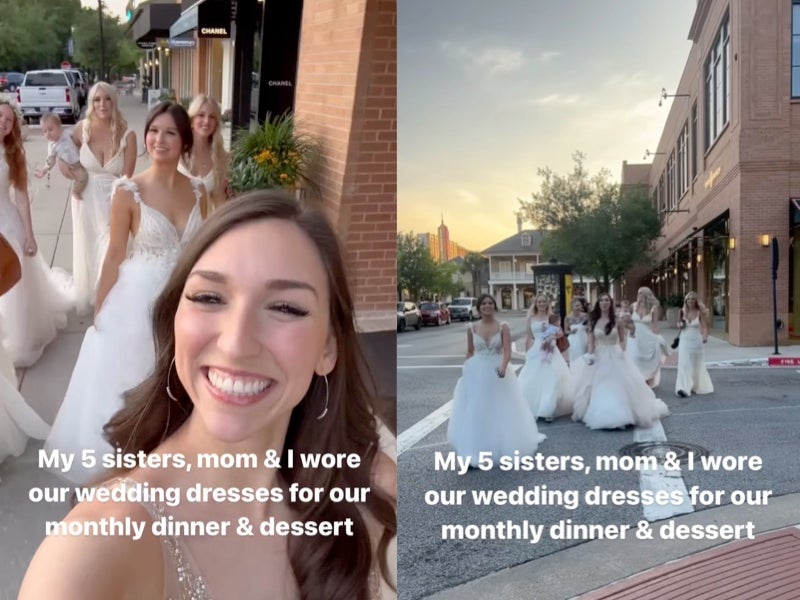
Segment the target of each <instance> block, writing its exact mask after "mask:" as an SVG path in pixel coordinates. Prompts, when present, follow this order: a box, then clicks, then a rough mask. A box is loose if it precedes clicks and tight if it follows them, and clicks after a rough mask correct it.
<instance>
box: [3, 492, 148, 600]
mask: <svg viewBox="0 0 800 600" xmlns="http://www.w3.org/2000/svg"><path fill="white" fill-rule="evenodd" d="M151 522H152V521H151V518H150V515H149V514H148V512H147V510H146V509H145V508H144V507H143V506H141V505H139V504H136V503H131V502H96V501H95V502H82V503H80V504H78V505H77V506H76V507H75V508H73V509H72V510H71V511H70V512H69V514H67V516H66V517H65V518H64V520H63V521H62V522H61V523H58V524H55V523H54V524H51V525H50V526H49V529H50V530H51V531H50V533H49V535H48V537H47V538H45V540H44V541H43V542H42V544H41V546H39V549H38V550H37V551H36V554H35V555H34V557H33V560H32V561H31V564H30V566H29V567H28V571H27V573H26V574H25V579H24V580H23V582H22V588H21V590H20V595H19V599H20V600H28V599H31V600H34V599H38V598H55V597H58V598H59V599H63V600H71V599H73V598H74V599H76V600H77V599H81V600H95V599H97V600H100V599H104V598H128V597H130V598H133V597H136V598H142V599H147V598H160V597H161V596H160V594H161V590H162V589H163V584H162V583H161V582H162V581H163V563H162V559H161V550H160V543H159V541H158V539H157V538H156V537H154V536H153V535H152V533H151V531H150V524H151ZM98 573H102V574H103V576H102V577H98ZM131 594H132V595H131Z"/></svg>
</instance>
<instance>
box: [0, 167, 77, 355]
mask: <svg viewBox="0 0 800 600" xmlns="http://www.w3.org/2000/svg"><path fill="white" fill-rule="evenodd" d="M10 191H11V182H10V180H9V170H8V163H6V158H5V153H4V152H0V233H2V234H3V236H4V237H5V238H6V240H8V243H9V244H10V245H11V247H12V248H13V249H14V252H15V253H16V254H17V257H18V258H19V261H20V264H21V266H22V278H21V279H20V280H19V282H18V283H17V284H16V285H15V286H14V287H13V288H11V289H10V290H9V291H8V292H6V293H5V294H4V295H3V296H0V320H2V322H0V330H2V333H3V346H4V348H5V350H6V352H7V353H8V355H9V356H10V357H11V360H12V361H13V363H14V365H16V366H17V367H30V366H31V365H33V364H34V363H35V362H36V361H37V360H39V357H41V355H42V353H43V352H44V349H45V347H46V346H47V345H48V344H49V343H50V342H52V341H53V340H54V339H55V338H56V335H57V333H58V329H60V328H62V327H65V326H66V324H67V313H68V312H69V311H70V310H71V309H72V307H73V305H74V299H73V297H72V292H71V280H70V277H69V275H68V274H67V273H66V272H65V271H63V270H61V269H51V268H50V267H49V266H48V265H47V263H46V262H45V260H44V258H42V255H41V254H40V253H37V254H36V256H26V255H25V242H26V235H25V225H24V224H23V222H22V217H21V216H20V213H19V211H18V210H17V205H16V204H15V203H14V201H12V200H11V193H10Z"/></svg>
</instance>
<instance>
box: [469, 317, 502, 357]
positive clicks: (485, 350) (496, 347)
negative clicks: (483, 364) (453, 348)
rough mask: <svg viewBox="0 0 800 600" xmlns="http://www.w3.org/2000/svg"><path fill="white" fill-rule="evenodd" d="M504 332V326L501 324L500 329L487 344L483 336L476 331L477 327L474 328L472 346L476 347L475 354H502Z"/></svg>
mask: <svg viewBox="0 0 800 600" xmlns="http://www.w3.org/2000/svg"><path fill="white" fill-rule="evenodd" d="M502 331H503V324H502V323H501V324H500V329H498V330H497V333H495V334H494V335H493V336H492V337H491V338H489V341H488V342H487V341H486V339H485V338H483V336H481V335H480V334H479V333H478V332H477V331H475V326H474V325H473V326H472V344H473V346H474V347H475V354H482V355H484V356H490V355H494V354H498V355H499V354H502V352H503V336H502V335H501V332H502Z"/></svg>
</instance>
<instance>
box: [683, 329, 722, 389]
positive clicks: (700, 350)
mask: <svg viewBox="0 0 800 600" xmlns="http://www.w3.org/2000/svg"><path fill="white" fill-rule="evenodd" d="M705 361H706V359H705V344H703V335H702V334H701V333H700V317H695V318H694V319H693V320H692V321H691V322H688V323H687V324H686V327H684V328H683V330H682V331H681V341H680V343H679V344H678V375H677V378H676V380H675V393H676V394H677V393H678V392H679V391H683V392H686V394H687V395H690V394H710V393H712V392H713V391H714V384H713V383H711V377H710V376H709V375H708V370H707V369H706V362H705Z"/></svg>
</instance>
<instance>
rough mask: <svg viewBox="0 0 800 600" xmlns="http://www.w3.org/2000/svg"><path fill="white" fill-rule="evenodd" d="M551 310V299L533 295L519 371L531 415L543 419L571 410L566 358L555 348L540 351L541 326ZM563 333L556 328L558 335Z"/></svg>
mask: <svg viewBox="0 0 800 600" xmlns="http://www.w3.org/2000/svg"><path fill="white" fill-rule="evenodd" d="M551 314H552V309H551V307H550V299H549V298H548V297H547V296H545V295H544V294H539V295H538V296H536V298H535V299H534V302H533V304H531V308H530V310H529V311H528V318H527V320H526V321H525V331H526V334H525V351H526V353H525V366H524V367H522V370H521V371H520V373H519V385H520V387H521V388H522V395H523V396H524V397H525V399H526V400H527V402H528V406H530V409H531V412H532V413H533V416H534V417H536V418H542V419H544V420H545V421H552V420H553V419H554V418H556V417H559V416H562V415H568V414H570V413H571V412H572V398H571V397H570V393H569V390H570V372H569V367H568V366H567V361H565V360H564V357H563V356H562V355H561V353H560V352H554V353H553V355H552V357H547V356H545V355H543V354H542V352H541V346H542V343H544V342H545V341H546V340H545V339H544V338H543V332H544V329H543V327H542V326H543V325H545V326H546V325H547V322H548V319H549V318H550V315H551ZM563 335H564V333H563V331H561V329H560V328H559V332H558V334H557V336H558V337H561V336H563Z"/></svg>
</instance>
